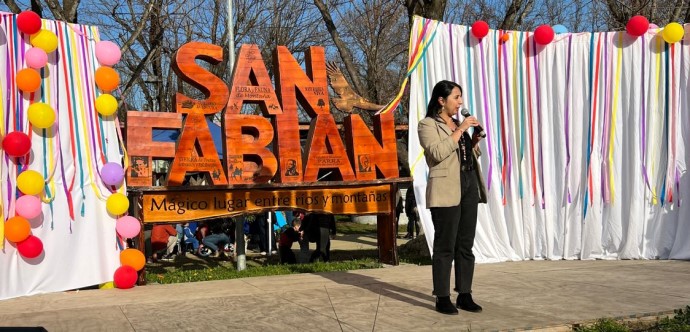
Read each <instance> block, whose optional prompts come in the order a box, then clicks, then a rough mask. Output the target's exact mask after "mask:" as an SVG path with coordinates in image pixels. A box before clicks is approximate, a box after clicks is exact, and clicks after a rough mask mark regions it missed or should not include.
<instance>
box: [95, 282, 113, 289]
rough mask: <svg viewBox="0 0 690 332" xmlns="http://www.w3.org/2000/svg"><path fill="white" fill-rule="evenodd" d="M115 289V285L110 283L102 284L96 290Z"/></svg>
mask: <svg viewBox="0 0 690 332" xmlns="http://www.w3.org/2000/svg"><path fill="white" fill-rule="evenodd" d="M113 288H115V284H114V283H113V282H112V281H108V282H104V283H102V284H100V285H98V289H113Z"/></svg>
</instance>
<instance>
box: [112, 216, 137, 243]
mask: <svg viewBox="0 0 690 332" xmlns="http://www.w3.org/2000/svg"><path fill="white" fill-rule="evenodd" d="M115 230H116V231H117V234H120V236H122V237H124V238H127V239H131V238H133V237H135V236H137V235H139V232H140V231H141V224H140V223H139V220H137V218H134V217H132V216H124V217H122V218H120V219H118V220H117V223H116V224H115Z"/></svg>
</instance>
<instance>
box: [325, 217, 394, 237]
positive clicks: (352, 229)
mask: <svg viewBox="0 0 690 332" xmlns="http://www.w3.org/2000/svg"><path fill="white" fill-rule="evenodd" d="M337 229H338V234H376V225H367V224H359V223H356V222H351V221H345V220H343V221H338V223H337ZM401 232H407V225H398V233H401Z"/></svg>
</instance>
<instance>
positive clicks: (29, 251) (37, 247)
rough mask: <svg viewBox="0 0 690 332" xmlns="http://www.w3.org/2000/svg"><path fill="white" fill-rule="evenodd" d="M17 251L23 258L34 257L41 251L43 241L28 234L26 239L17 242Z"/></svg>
mask: <svg viewBox="0 0 690 332" xmlns="http://www.w3.org/2000/svg"><path fill="white" fill-rule="evenodd" d="M17 251H19V254H20V255H22V257H24V258H36V257H38V255H40V254H41V252H43V242H41V239H39V238H37V237H35V236H33V235H29V237H27V238H26V240H24V241H22V242H19V243H17Z"/></svg>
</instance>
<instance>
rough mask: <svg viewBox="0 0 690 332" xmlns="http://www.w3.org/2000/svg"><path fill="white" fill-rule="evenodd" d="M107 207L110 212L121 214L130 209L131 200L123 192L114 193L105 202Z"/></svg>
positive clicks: (116, 214)
mask: <svg viewBox="0 0 690 332" xmlns="http://www.w3.org/2000/svg"><path fill="white" fill-rule="evenodd" d="M105 208H106V210H108V212H109V213H110V214H112V215H114V216H119V215H121V214H124V213H125V212H127V209H129V200H128V199H127V196H125V195H123V194H120V193H114V194H112V195H110V197H108V200H107V201H106V202H105Z"/></svg>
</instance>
